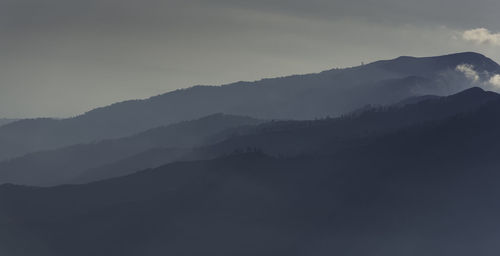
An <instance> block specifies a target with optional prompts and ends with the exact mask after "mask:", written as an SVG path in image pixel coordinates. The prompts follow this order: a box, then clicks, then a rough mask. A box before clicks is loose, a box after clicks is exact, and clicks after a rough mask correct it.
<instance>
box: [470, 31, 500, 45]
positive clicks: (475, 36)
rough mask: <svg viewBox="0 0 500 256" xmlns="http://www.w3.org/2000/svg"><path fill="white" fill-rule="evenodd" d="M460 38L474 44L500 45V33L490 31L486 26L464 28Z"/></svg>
mask: <svg viewBox="0 0 500 256" xmlns="http://www.w3.org/2000/svg"><path fill="white" fill-rule="evenodd" d="M462 38H463V39H464V40H466V41H470V42H474V43H476V44H489V45H496V46H500V33H491V31H489V30H488V29H486V28H476V29H470V30H466V31H464V32H463V33H462Z"/></svg>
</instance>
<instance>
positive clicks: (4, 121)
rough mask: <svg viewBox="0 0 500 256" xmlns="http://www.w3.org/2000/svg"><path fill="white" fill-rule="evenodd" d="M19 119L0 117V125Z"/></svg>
mask: <svg viewBox="0 0 500 256" xmlns="http://www.w3.org/2000/svg"><path fill="white" fill-rule="evenodd" d="M17 120H19V119H12V118H0V126H2V125H6V124H9V123H13V122H15V121H17Z"/></svg>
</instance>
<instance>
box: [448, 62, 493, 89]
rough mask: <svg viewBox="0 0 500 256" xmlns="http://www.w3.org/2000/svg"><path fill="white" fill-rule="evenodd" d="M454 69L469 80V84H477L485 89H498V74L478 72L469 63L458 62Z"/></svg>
mask: <svg viewBox="0 0 500 256" xmlns="http://www.w3.org/2000/svg"><path fill="white" fill-rule="evenodd" d="M455 71H457V72H459V73H461V74H463V75H464V76H465V77H466V78H467V80H468V81H469V82H468V83H469V86H479V87H482V88H484V89H487V90H493V91H499V90H500V74H491V73H488V72H484V73H481V74H480V73H478V72H477V71H476V70H475V69H474V66H473V65H471V64H460V65H458V66H457V67H456V68H455Z"/></svg>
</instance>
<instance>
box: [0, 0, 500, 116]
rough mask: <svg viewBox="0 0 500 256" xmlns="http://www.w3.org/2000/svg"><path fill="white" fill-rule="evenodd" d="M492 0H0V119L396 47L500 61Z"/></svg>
mask: <svg viewBox="0 0 500 256" xmlns="http://www.w3.org/2000/svg"><path fill="white" fill-rule="evenodd" d="M498 10H500V1H498V0H476V1H470V0H467V1H465V0H444V1H436V0H433V1H431V0H419V1H416V0H413V1H407V0H406V1H405V0H367V1H356V0H307V1H306V0H302V1H298V0H267V1H265V0H253V1H249V0H233V1H231V0H164V1H160V0H43V1H42V0H0V57H1V58H0V117H36V116H55V117H66V116H71V115H76V114H79V113H82V112H85V111H87V110H90V109H92V108H94V107H97V106H102V105H108V104H110V103H113V102H116V101H121V100H125V99H134V98H144V97H149V96H152V95H156V94H160V93H164V92H167V91H171V90H174V89H177V88H182V87H188V86H192V85H196V84H210V85H218V84H224V83H229V82H233V81H238V80H256V79H259V78H263V77H275V76H283V75H288V74H295V73H309V72H318V71H321V70H325V69H330V68H334V67H346V66H353V65H359V64H360V63H361V62H362V61H363V62H370V61H373V60H377V59H388V58H393V57H397V56H400V55H414V56H430V55H441V54H446V53H452V52H459V51H477V52H480V53H483V54H485V55H487V56H489V57H490V58H492V59H494V60H495V61H497V62H498V61H500V34H498V32H500V15H498Z"/></svg>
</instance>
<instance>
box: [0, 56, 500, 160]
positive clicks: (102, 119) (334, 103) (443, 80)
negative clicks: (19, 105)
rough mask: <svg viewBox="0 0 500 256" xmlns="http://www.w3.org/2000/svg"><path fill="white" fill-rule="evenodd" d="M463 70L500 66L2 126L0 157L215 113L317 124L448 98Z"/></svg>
mask: <svg viewBox="0 0 500 256" xmlns="http://www.w3.org/2000/svg"><path fill="white" fill-rule="evenodd" d="M460 65H467V66H470V67H474V69H475V72H477V74H478V76H479V78H480V79H482V80H485V79H487V77H488V74H498V73H500V66H499V65H498V64H497V63H495V62H494V61H492V60H491V59H489V58H487V57H485V56H483V55H481V54H477V53H472V52H466V53H458V54H451V55H445V56H438V57H424V58H415V57H399V58H396V59H393V60H385V61H377V62H374V63H370V64H367V65H362V66H358V67H353V68H346V69H332V70H328V71H324V72H321V73H317V74H307V75H295V76H289V77H282V78H273V79H264V80H260V81H256V82H238V83H233V84H229V85H223V86H195V87H191V88H188V89H180V90H176V91H173V92H169V93H165V94H162V95H158V96H155V97H151V98H149V99H145V100H132V101H125V102H120V103H115V104H112V105H110V106H106V107H102V108H97V109H94V110H91V111H89V112H87V113H85V114H83V115H80V116H76V117H73V118H67V119H47V118H42V119H27V120H20V121H17V122H14V123H10V124H8V125H5V126H2V127H0V142H1V143H0V159H4V160H5V159H8V158H12V157H16V156H21V155H24V154H26V153H30V152H34V151H40V150H46V149H55V148H59V147H63V146H69V145H73V144H78V143H89V142H94V141H100V140H103V139H110V138H119V137H124V136H130V135H133V134H135V133H138V132H142V131H144V130H147V129H151V128H155V127H158V126H162V125H169V124H173V123H176V122H180V121H187V120H193V119H197V118H201V117H203V116H207V115H211V114H214V113H225V114H232V115H244V116H252V117H255V118H259V119H314V118H321V117H326V116H339V115H341V114H344V113H347V112H350V111H354V110H356V109H358V108H360V107H362V106H364V105H367V104H373V105H387V104H392V103H396V102H398V101H401V100H403V99H406V98H409V97H412V96H420V95H429V94H431V95H448V94H452V93H456V92H459V91H461V90H463V89H466V88H467V87H470V83H469V82H468V81H467V79H466V77H465V76H464V74H463V73H460V72H459V71H457V67H458V66H460Z"/></svg>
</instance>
